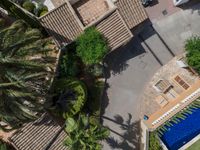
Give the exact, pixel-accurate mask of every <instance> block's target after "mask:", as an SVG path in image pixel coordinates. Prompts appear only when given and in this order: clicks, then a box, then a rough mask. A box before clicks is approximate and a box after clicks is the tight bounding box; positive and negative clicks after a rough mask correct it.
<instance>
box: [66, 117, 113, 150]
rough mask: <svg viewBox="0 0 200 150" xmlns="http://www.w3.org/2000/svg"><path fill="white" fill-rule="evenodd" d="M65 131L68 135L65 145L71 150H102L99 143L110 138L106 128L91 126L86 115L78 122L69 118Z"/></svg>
mask: <svg viewBox="0 0 200 150" xmlns="http://www.w3.org/2000/svg"><path fill="white" fill-rule="evenodd" d="M65 130H66V132H67V133H68V137H67V138H66V140H65V144H66V146H67V147H68V148H70V149H71V150H78V149H81V150H100V149H101V147H102V146H101V144H100V143H99V142H100V141H101V140H104V139H105V138H107V137H108V136H109V131H108V130H107V129H106V128H104V127H101V126H100V125H99V126H97V125H96V126H92V125H89V123H88V118H87V117H86V116H85V115H81V116H80V118H79V120H78V121H75V120H74V119H73V118H68V119H67V122H66V128H65Z"/></svg>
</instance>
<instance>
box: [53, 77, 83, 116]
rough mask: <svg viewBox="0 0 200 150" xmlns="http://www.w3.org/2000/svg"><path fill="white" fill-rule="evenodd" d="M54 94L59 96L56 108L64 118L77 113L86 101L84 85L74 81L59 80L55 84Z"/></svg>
mask: <svg viewBox="0 0 200 150" xmlns="http://www.w3.org/2000/svg"><path fill="white" fill-rule="evenodd" d="M54 92H55V93H56V95H59V98H58V101H57V107H58V109H61V110H62V112H63V117H64V118H67V117H68V116H74V115H76V114H77V113H79V112H80V111H81V109H82V108H83V106H84V104H85V102H86V100H87V89H86V86H85V84H84V83H83V82H81V81H77V80H74V79H68V80H66V79H59V80H58V81H56V82H55V85H54ZM62 112H61V113H62Z"/></svg>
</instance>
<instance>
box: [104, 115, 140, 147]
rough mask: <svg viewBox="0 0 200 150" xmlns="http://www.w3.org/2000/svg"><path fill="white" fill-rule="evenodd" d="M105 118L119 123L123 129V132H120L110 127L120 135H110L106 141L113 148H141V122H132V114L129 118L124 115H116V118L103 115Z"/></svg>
mask: <svg viewBox="0 0 200 150" xmlns="http://www.w3.org/2000/svg"><path fill="white" fill-rule="evenodd" d="M102 118H103V119H107V120H109V121H112V122H114V123H116V124H118V125H120V128H121V129H122V131H123V134H120V133H118V132H116V131H114V130H113V129H111V128H109V130H110V132H112V133H114V134H116V135H118V136H119V137H120V140H119V139H115V138H114V137H109V138H108V139H106V142H107V143H108V144H109V146H110V147H111V148H112V149H123V150H139V149H140V122H139V121H136V122H132V115H131V114H128V119H127V120H124V119H123V117H122V116H120V115H116V116H114V120H113V119H110V118H108V117H105V116H102Z"/></svg>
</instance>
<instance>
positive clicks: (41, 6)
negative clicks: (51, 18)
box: [35, 4, 48, 17]
mask: <svg viewBox="0 0 200 150" xmlns="http://www.w3.org/2000/svg"><path fill="white" fill-rule="evenodd" d="M47 12H48V7H47V6H45V5H44V4H39V6H38V8H37V9H36V11H35V15H36V16H38V17H41V16H43V15H44V14H46V13H47Z"/></svg>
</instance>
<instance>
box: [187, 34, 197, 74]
mask: <svg viewBox="0 0 200 150" xmlns="http://www.w3.org/2000/svg"><path fill="white" fill-rule="evenodd" d="M185 50H186V51H187V54H186V57H187V62H188V65H190V66H191V67H192V68H194V69H195V70H196V71H197V72H198V73H200V37H192V38H190V39H188V40H187V41H186V44H185Z"/></svg>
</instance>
